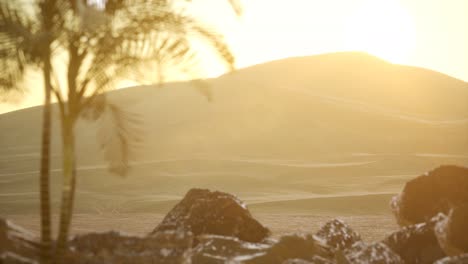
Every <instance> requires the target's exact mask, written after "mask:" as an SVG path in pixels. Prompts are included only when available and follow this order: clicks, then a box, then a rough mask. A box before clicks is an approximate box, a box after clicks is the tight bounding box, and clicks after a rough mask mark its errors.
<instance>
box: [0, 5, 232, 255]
mask: <svg viewBox="0 0 468 264" xmlns="http://www.w3.org/2000/svg"><path fill="white" fill-rule="evenodd" d="M229 3H230V5H231V7H232V8H233V10H234V11H235V12H236V13H237V14H238V15H239V14H240V5H239V3H238V2H237V1H233V0H231V1H229ZM190 4H191V3H190V1H165V0H107V1H103V2H100V4H98V5H91V4H90V3H89V2H88V1H86V0H37V1H34V2H33V5H30V6H26V4H25V3H23V2H22V1H13V2H2V3H1V4H0V44H1V45H0V46H1V48H0V56H1V58H2V62H1V70H2V71H1V75H0V81H1V82H0V85H1V89H2V90H5V91H6V90H12V89H15V88H16V89H17V88H19V87H20V85H21V84H22V82H21V81H22V80H23V78H25V75H26V72H27V69H28V68H33V69H34V68H35V69H40V70H41V71H42V73H43V79H44V89H45V108H44V113H43V127H42V129H43V130H42V131H43V133H42V152H41V177H40V182H41V184H40V186H41V188H40V193H41V219H42V220H41V230H42V231H41V240H42V244H43V247H42V252H41V261H42V262H43V263H50V262H51V261H52V258H51V252H52V251H51V238H50V237H51V235H50V198H49V197H50V194H49V171H50V168H49V158H50V151H49V148H50V123H51V119H50V99H51V94H53V95H54V96H55V98H56V100H57V103H58V108H59V112H60V121H61V132H62V158H63V165H62V166H63V181H62V198H61V208H60V222H59V234H58V239H57V243H56V249H55V261H57V262H60V259H61V256H63V254H64V253H65V251H66V244H67V239H68V235H69V230H70V224H71V217H72V213H73V201H74V194H75V186H76V170H75V167H76V159H75V135H74V128H75V125H76V122H77V121H78V120H79V119H80V118H83V119H86V120H90V121H97V120H99V121H103V120H104V119H106V120H107V122H103V123H104V125H102V126H101V129H102V131H100V133H99V134H100V135H101V137H99V139H100V140H101V143H100V144H101V147H102V149H103V151H104V156H105V159H106V160H107V161H108V162H109V169H110V171H111V172H113V173H116V174H119V175H125V174H126V173H127V170H128V165H129V163H128V162H129V159H130V156H131V149H132V146H133V145H134V143H135V142H137V141H138V140H139V138H138V136H137V135H135V133H134V129H135V125H137V124H138V119H137V118H135V116H134V115H132V114H131V113H128V112H126V111H125V110H124V109H121V108H120V107H119V106H117V105H116V104H113V103H111V102H109V101H108V100H106V97H105V94H103V92H104V91H106V90H108V89H112V88H113V87H114V86H115V85H116V84H117V83H118V81H120V80H122V79H124V78H125V77H127V78H131V77H132V76H137V73H138V69H139V67H144V66H145V65H147V63H148V62H151V61H156V62H158V65H159V66H160V67H161V66H163V65H162V62H164V64H170V66H175V67H178V68H181V69H182V70H183V72H185V73H188V74H191V75H193V74H194V73H195V72H194V71H193V70H194V69H197V67H200V65H199V63H198V62H199V58H198V54H199V52H198V51H197V49H196V48H195V47H194V45H193V42H192V39H193V37H197V38H200V39H202V40H204V41H205V42H206V43H207V44H208V46H210V47H212V48H213V50H214V52H215V53H217V54H218V55H219V57H220V58H221V59H222V60H223V61H224V62H226V63H227V65H228V66H229V68H230V69H233V68H234V57H233V55H232V54H231V52H230V50H229V48H228V47H227V45H226V43H225V42H224V40H223V37H222V35H220V34H218V33H216V32H215V31H214V30H212V29H210V28H208V27H207V26H206V25H204V24H202V23H201V22H200V21H198V20H197V19H196V18H194V17H192V16H191V15H189V13H188V12H187V11H186V10H187V9H188V7H189V6H190ZM31 6H32V8H30V7H31ZM64 58H66V59H65V65H61V66H64V68H66V74H63V75H66V76H64V77H65V78H66V85H63V87H61V86H62V85H61V82H60V80H61V79H60V78H58V75H60V73H61V72H60V70H58V68H60V67H56V65H55V63H57V64H60V63H63V62H64V60H63V59H64ZM164 66H166V65H164ZM158 72H159V74H158V76H159V80H162V79H163V78H162V71H160V70H158Z"/></svg>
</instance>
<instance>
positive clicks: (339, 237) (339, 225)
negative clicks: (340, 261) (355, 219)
mask: <svg viewBox="0 0 468 264" xmlns="http://www.w3.org/2000/svg"><path fill="white" fill-rule="evenodd" d="M315 238H317V239H319V240H320V241H322V243H324V244H326V245H328V246H329V247H330V248H332V249H334V250H344V249H348V248H351V246H352V245H353V244H354V243H356V242H358V241H361V240H362V239H361V236H360V235H359V234H358V233H356V232H355V231H353V230H352V229H351V227H349V226H348V225H347V224H345V223H344V222H343V221H341V220H338V219H333V220H331V221H329V222H327V223H326V224H325V225H323V226H322V227H321V228H320V230H319V231H318V232H317V233H316V234H315Z"/></svg>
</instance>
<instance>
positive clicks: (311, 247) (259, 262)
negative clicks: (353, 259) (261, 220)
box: [244, 235, 333, 264]
mask: <svg viewBox="0 0 468 264" xmlns="http://www.w3.org/2000/svg"><path fill="white" fill-rule="evenodd" d="M316 256H318V257H321V258H324V259H332V258H333V253H332V251H331V249H329V248H328V247H327V246H326V245H323V244H322V243H321V242H320V241H318V240H316V239H315V238H314V237H313V236H312V235H307V236H301V235H288V236H283V237H281V238H280V240H279V241H278V242H276V243H275V244H273V245H272V246H271V247H270V248H269V249H268V250H267V251H266V252H265V254H263V255H259V256H255V257H253V258H250V259H246V260H245V262H244V263H249V264H263V263H265V264H269V263H282V262H283V261H286V260H289V259H302V260H306V261H313V259H314V257H316Z"/></svg>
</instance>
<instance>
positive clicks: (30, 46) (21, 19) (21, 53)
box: [0, 2, 38, 91]
mask: <svg viewBox="0 0 468 264" xmlns="http://www.w3.org/2000/svg"><path fill="white" fill-rule="evenodd" d="M16 8H18V7H16ZM16 8H14V7H13V6H12V5H10V4H8V3H6V2H1V3H0V90H3V91H7V90H19V89H20V86H19V84H20V83H21V81H22V80H23V77H24V74H25V70H26V67H27V66H30V65H32V64H35V63H36V62H37V54H36V52H37V45H38V39H37V34H34V31H33V30H34V29H33V26H32V24H33V23H32V21H31V20H29V19H28V18H27V17H26V15H25V14H22V13H21V12H19V11H18V10H17V9H16Z"/></svg>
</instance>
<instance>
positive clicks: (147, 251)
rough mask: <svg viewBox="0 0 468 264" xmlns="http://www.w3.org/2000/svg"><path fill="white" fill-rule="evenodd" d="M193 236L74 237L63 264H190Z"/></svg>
mask: <svg viewBox="0 0 468 264" xmlns="http://www.w3.org/2000/svg"><path fill="white" fill-rule="evenodd" d="M192 239H193V236H192V235H191V234H190V233H185V232H182V231H165V232H159V233H158V234H155V235H154V236H151V237H138V236H129V235H124V234H121V233H118V232H114V231H111V232H106V233H90V234H85V235H79V236H75V237H74V238H73V239H72V240H70V242H69V247H70V251H69V252H68V253H67V256H65V259H64V261H65V263H86V264H94V263H96V264H97V263H100V264H107V263H109V264H110V263H119V264H127V263H128V264H130V263H190V256H191V247H192Z"/></svg>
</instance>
